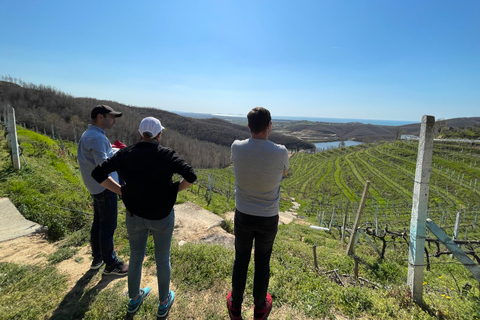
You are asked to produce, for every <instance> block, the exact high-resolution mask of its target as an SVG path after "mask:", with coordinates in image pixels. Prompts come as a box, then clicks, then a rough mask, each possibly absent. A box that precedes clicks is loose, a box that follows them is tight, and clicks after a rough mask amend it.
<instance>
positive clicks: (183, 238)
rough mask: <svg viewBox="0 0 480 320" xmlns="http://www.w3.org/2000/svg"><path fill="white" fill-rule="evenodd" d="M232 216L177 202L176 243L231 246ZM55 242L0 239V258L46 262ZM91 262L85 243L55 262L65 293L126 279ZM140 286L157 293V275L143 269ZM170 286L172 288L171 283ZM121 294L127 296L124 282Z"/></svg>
mask: <svg viewBox="0 0 480 320" xmlns="http://www.w3.org/2000/svg"><path fill="white" fill-rule="evenodd" d="M294 208H295V206H294ZM233 215H234V213H233V212H228V213H226V214H225V217H224V218H222V217H220V216H218V215H216V214H213V213H211V212H210V211H208V210H205V209H203V208H201V207H199V206H197V205H195V204H193V203H191V202H186V203H183V204H180V205H176V206H175V229H174V233H173V237H174V239H175V240H176V242H177V243H178V245H183V244H185V243H189V242H190V243H200V242H204V243H216V244H222V245H225V246H227V247H228V246H231V247H232V248H233V244H234V236H233V235H232V234H230V233H228V232H226V231H225V230H224V229H223V228H222V226H224V225H225V224H226V220H227V221H228V220H230V221H233ZM294 217H295V212H282V213H281V214H280V223H290V222H291V221H293V219H294ZM58 245H59V243H53V244H52V243H48V242H47V241H46V240H45V237H44V235H43V234H31V235H27V236H22V237H18V238H15V239H12V240H7V241H3V242H0V261H1V262H11V263H17V264H21V265H25V264H31V265H42V264H47V263H48V262H47V257H48V255H50V254H51V253H54V252H55V251H56V250H57V247H58ZM90 263H91V250H90V247H89V246H88V245H85V246H84V247H82V248H80V250H79V252H77V253H76V254H75V255H74V256H73V257H72V258H70V259H67V260H64V261H62V262H60V263H59V264H58V265H57V268H58V270H59V271H60V272H62V273H63V274H66V275H67V277H68V289H67V292H69V293H68V295H70V296H72V297H73V296H76V295H77V294H78V295H81V294H82V293H83V290H84V289H85V288H86V287H87V288H91V287H97V288H99V289H100V288H102V289H103V288H106V287H110V286H113V285H115V283H117V282H118V281H122V280H126V278H120V277H112V278H113V279H107V280H105V279H104V278H105V277H104V278H102V277H101V273H100V272H96V273H92V272H89V268H90ZM82 283H84V285H82ZM125 283H126V281H125ZM142 286H149V287H150V288H152V293H154V294H158V292H156V290H157V283H156V276H155V275H154V273H152V272H151V271H150V270H149V269H147V268H144V269H143V275H142ZM172 289H174V290H175V287H174V286H173V285H172ZM124 294H125V295H127V288H126V285H125V291H124ZM73 301H77V300H76V299H72V303H74V302H73ZM62 303H63V304H64V308H62V309H63V310H68V304H69V301H65V300H64V301H63V302H62ZM57 311H58V310H57ZM57 311H56V312H57ZM59 312H66V311H59Z"/></svg>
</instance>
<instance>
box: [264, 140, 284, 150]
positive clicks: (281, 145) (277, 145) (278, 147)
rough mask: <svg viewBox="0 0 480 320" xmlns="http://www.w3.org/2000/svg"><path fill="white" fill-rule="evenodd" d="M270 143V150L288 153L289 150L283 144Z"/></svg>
mask: <svg viewBox="0 0 480 320" xmlns="http://www.w3.org/2000/svg"><path fill="white" fill-rule="evenodd" d="M268 142H269V145H270V148H272V149H274V150H277V151H278V152H288V151H287V148H286V147H285V146H284V145H283V144H277V143H275V142H272V141H270V140H269V141H268Z"/></svg>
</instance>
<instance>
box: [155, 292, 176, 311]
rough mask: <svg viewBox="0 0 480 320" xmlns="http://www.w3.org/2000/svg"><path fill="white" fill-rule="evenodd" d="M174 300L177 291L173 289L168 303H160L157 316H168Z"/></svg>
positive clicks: (169, 294)
mask: <svg viewBox="0 0 480 320" xmlns="http://www.w3.org/2000/svg"><path fill="white" fill-rule="evenodd" d="M174 301H175V293H174V292H173V290H170V292H169V293H168V300H167V303H165V304H160V302H159V303H158V313H157V316H158V317H159V318H165V317H166V316H168V311H170V308H171V307H172V304H173V302H174Z"/></svg>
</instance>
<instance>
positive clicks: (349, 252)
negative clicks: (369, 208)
mask: <svg viewBox="0 0 480 320" xmlns="http://www.w3.org/2000/svg"><path fill="white" fill-rule="evenodd" d="M369 186H370V181H368V180H367V182H365V188H364V189H363V195H362V200H360V205H359V207H358V212H357V217H356V218H355V224H354V226H353V230H352V234H351V235H350V241H349V242H348V247H347V255H352V254H354V253H355V238H356V236H357V229H358V226H359V225H360V219H362V212H363V208H364V207H365V201H366V199H367V193H368V187H369Z"/></svg>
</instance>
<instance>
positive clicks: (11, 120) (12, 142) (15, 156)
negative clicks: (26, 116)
mask: <svg viewBox="0 0 480 320" xmlns="http://www.w3.org/2000/svg"><path fill="white" fill-rule="evenodd" d="M7 109H8V110H7V113H8V115H7V117H8V127H7V130H8V145H9V148H11V149H12V165H13V169H15V170H20V153H19V150H18V140H17V126H16V124H15V109H13V108H12V107H11V106H10V105H8V106H7Z"/></svg>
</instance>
